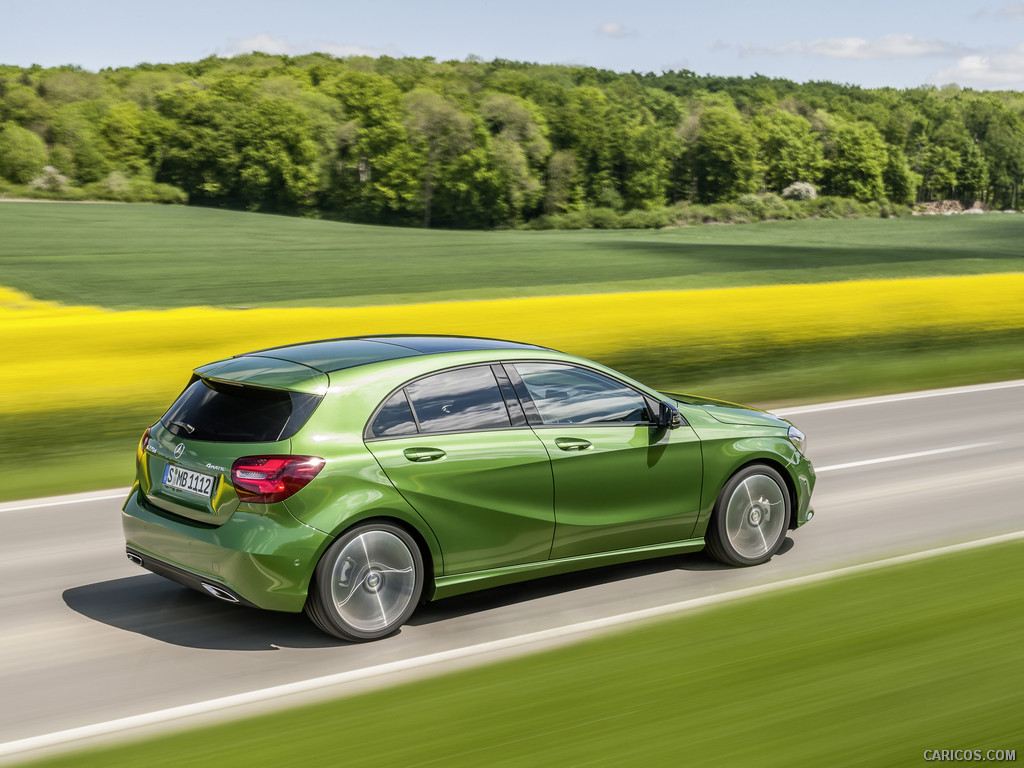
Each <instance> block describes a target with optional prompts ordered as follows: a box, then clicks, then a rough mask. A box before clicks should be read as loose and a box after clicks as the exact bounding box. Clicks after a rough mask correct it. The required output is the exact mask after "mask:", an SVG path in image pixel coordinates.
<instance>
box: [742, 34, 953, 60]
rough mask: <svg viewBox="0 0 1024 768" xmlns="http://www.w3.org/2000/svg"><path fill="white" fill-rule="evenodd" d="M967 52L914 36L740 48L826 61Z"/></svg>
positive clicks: (748, 52)
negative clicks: (819, 58)
mask: <svg viewBox="0 0 1024 768" xmlns="http://www.w3.org/2000/svg"><path fill="white" fill-rule="evenodd" d="M968 52H969V51H968V50H967V49H965V48H963V47H961V46H956V45H953V44H952V43H947V42H944V41H942V40H928V39H925V38H923V37H916V36H914V35H895V34H894V35H886V36H885V37H880V38H878V39H877V40H866V39H865V38H863V37H826V38H819V39H818V40H811V41H809V42H804V41H802V40H794V41H792V42H789V43H784V44H783V45H776V46H774V47H772V48H766V47H764V46H760V45H754V44H752V43H746V44H744V45H742V46H740V55H741V56H754V55H759V54H766V53H767V54H771V55H774V56H792V55H794V54H803V55H806V56H821V57H824V58H830V59H916V58H922V57H927V56H949V55H955V54H965V53H968Z"/></svg>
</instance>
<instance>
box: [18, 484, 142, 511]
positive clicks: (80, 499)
mask: <svg viewBox="0 0 1024 768" xmlns="http://www.w3.org/2000/svg"><path fill="white" fill-rule="evenodd" d="M129 490H131V489H129V488H125V489H123V490H117V489H110V490H106V491H96V492H95V493H90V494H82V493H76V494H72V495H69V496H51V497H50V498H43V499H34V500H32V499H27V501H29V502H30V503H28V504H23V503H19V502H13V503H9V504H0V512H23V511H24V510H26V509H43V508H44V507H63V506H65V505H67V504H85V503H88V502H90V501H110V500H112V499H118V500H120V501H124V500H125V499H126V498H127V497H128V491H129Z"/></svg>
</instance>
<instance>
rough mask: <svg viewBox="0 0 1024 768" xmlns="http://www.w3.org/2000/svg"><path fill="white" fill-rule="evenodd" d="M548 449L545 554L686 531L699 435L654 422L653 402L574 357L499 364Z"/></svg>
mask: <svg viewBox="0 0 1024 768" xmlns="http://www.w3.org/2000/svg"><path fill="white" fill-rule="evenodd" d="M506 369H507V370H508V371H509V375H510V377H511V380H512V381H513V383H514V385H515V388H516V391H517V393H518V394H519V396H520V399H521V400H522V401H523V403H524V407H526V409H527V411H526V412H527V416H528V418H529V419H530V422H531V425H532V426H533V428H534V431H535V432H536V434H537V435H538V436H539V437H540V439H541V441H542V442H543V443H544V445H545V447H546V448H547V449H548V454H549V455H550V457H551V467H552V474H553V476H554V484H555V537H554V543H553V545H552V549H551V557H552V559H556V558H561V557H573V556H577V555H587V554H593V553H597V552H604V551H611V550H620V549H630V548H633V547H645V546H652V545H657V544H661V543H666V542H670V541H680V540H683V539H687V538H689V536H690V534H691V532H692V531H693V527H694V524H695V523H696V520H697V515H698V512H699V509H700V487H701V473H702V462H701V449H700V441H699V439H698V437H697V435H696V434H695V433H694V431H693V430H692V429H691V428H690V427H689V425H686V424H683V425H681V426H680V427H678V428H676V429H667V428H662V427H658V426H656V425H655V424H654V418H653V414H652V410H653V408H654V407H656V405H657V403H656V402H655V401H653V400H652V399H650V398H649V397H648V396H646V395H644V394H643V393H641V392H639V391H637V390H636V389H634V388H633V387H631V386H629V385H628V384H626V383H625V382H622V381H619V380H617V379H614V378H612V377H610V376H608V375H606V374H604V373H601V372H598V371H595V370H592V369H589V368H584V367H582V366H576V365H570V364H564V363H549V362H517V363H514V364H510V365H507V366H506Z"/></svg>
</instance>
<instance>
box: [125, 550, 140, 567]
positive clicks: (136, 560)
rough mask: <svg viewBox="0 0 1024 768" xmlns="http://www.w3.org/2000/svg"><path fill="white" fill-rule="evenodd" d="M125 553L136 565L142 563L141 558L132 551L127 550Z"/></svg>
mask: <svg viewBox="0 0 1024 768" xmlns="http://www.w3.org/2000/svg"><path fill="white" fill-rule="evenodd" d="M126 554H127V555H128V559H129V560H131V561H132V562H133V563H135V564H136V565H142V558H141V557H139V556H138V555H136V554H135V553H134V552H128V553H126Z"/></svg>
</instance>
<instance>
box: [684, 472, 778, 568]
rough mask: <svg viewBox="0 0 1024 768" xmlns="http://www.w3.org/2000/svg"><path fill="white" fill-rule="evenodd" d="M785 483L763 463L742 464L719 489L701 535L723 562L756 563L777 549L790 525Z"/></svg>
mask: <svg viewBox="0 0 1024 768" xmlns="http://www.w3.org/2000/svg"><path fill="white" fill-rule="evenodd" d="M789 514H790V500H789V493H788V492H787V491H786V483H785V481H784V480H783V479H782V475H780V474H779V473H778V472H777V471H775V470H774V469H772V468H771V467H769V466H767V465H765V464H754V465H752V466H749V467H744V468H743V469H741V470H740V471H739V472H737V473H736V474H735V475H733V476H732V477H730V478H729V481H728V482H727V483H726V484H725V486H724V487H723V488H722V492H721V493H720V494H719V495H718V500H717V501H716V502H715V509H714V512H712V514H711V521H710V522H709V523H708V530H707V533H706V534H705V536H704V538H705V541H706V542H707V548H708V551H709V552H710V553H711V555H712V556H713V557H714V558H715V559H716V560H719V561H720V562H723V563H725V564H726V565H759V564H760V563H764V562H767V561H768V560H770V559H771V557H772V555H774V554H775V553H776V552H778V550H779V547H781V546H782V542H783V540H784V539H785V538H786V529H787V528H788V527H789Z"/></svg>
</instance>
